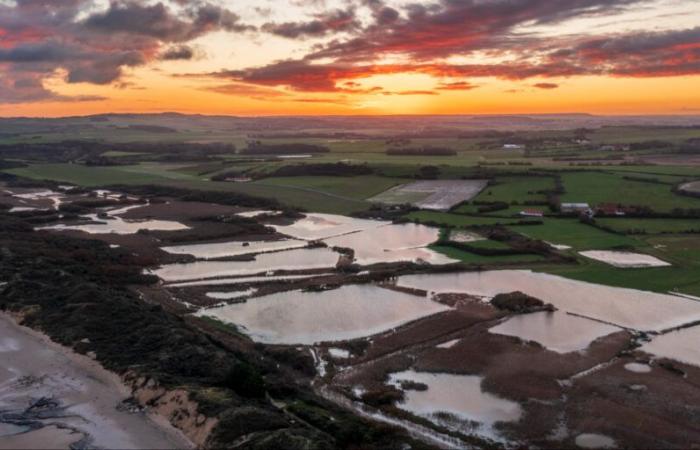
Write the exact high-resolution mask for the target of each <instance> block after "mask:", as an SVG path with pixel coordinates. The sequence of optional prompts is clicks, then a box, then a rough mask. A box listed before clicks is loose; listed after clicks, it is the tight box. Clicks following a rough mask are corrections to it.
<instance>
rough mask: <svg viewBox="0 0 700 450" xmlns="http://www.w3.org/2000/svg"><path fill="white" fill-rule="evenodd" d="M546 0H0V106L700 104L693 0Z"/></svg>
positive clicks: (460, 110) (212, 110)
mask: <svg viewBox="0 0 700 450" xmlns="http://www.w3.org/2000/svg"><path fill="white" fill-rule="evenodd" d="M548 1H549V2H550V3H547V2H545V1H544V0H516V1H514V2H510V3H508V4H505V3H503V1H502V0H490V3H489V1H486V2H485V3H486V6H484V5H482V4H480V3H483V2H473V1H469V0H465V1H464V4H463V5H462V4H458V5H457V6H455V2H444V3H442V2H440V1H435V2H427V1H426V2H423V3H424V4H425V5H426V6H429V5H433V6H434V8H433V9H432V10H426V11H423V12H422V13H420V14H418V13H415V12H412V10H410V9H408V8H407V7H406V5H407V4H408V3H409V2H404V1H400V0H393V1H391V0H387V1H386V2H377V4H376V5H375V6H373V7H371V8H370V7H367V6H363V5H364V4H363V3H360V2H351V3H350V5H351V6H349V7H347V6H346V5H347V4H348V3H347V2H342V1H340V0H337V1H334V0H328V2H327V3H328V5H327V7H326V8H325V9H320V8H318V7H316V6H313V5H306V6H304V5H303V4H302V3H303V2H291V1H290V3H288V4H286V6H280V5H283V4H284V3H286V0H280V1H277V0H276V1H275V2H271V1H268V2H266V3H265V2H263V3H260V2H251V1H243V0H241V1H238V2H235V3H234V2H228V1H220V2H214V3H212V2H208V1H204V0H201V1H199V2H191V3H192V4H193V5H194V4H196V5H195V6H189V7H179V6H177V5H176V4H174V3H168V2H165V3H163V2H156V1H148V0H143V1H141V0H130V1H127V0H123V1H122V0H119V1H115V2H114V3H113V4H111V5H108V3H107V2H106V0H78V6H77V7H75V9H74V10H67V9H65V8H64V7H61V6H60V5H59V4H58V3H56V4H54V6H52V7H42V8H44V9H41V8H38V7H36V6H32V7H22V6H21V5H13V2H9V1H7V0H0V115H2V116H65V115H84V114H94V113H104V112H144V113H145V112H163V111H178V112H183V113H201V114H231V115H296V114H476V113H554V112H589V113H597V114H700V8H697V7H694V5H693V4H694V2H693V1H669V0H653V1H651V2H649V1H646V0H645V1H642V0H640V2H634V1H632V2H631V4H630V5H625V6H615V5H613V6H615V7H610V4H614V3H618V2H614V1H613V2H610V1H606V0H584V1H583V2H581V3H588V4H587V5H586V7H585V8H583V9H572V8H573V7H572V6H570V5H571V3H572V2H564V1H558V0H548ZM309 3H313V2H309ZM353 3H357V4H353ZM619 3H620V4H622V3H623V2H619ZM637 3H638V4H637ZM643 4H644V7H642V6H643ZM261 5H269V6H267V7H266V6H261ZM377 5H379V6H377ZM513 5H515V6H513ZM548 5H549V6H548ZM273 6H277V7H278V8H274V7H273ZM506 6H508V7H506ZM695 6H697V5H695ZM46 8H50V11H48V12H47V10H46ZM62 8H64V9H62ZM66 8H67V7H66ZM213 8H215V9H213ZM266 8H267V9H266ZM551 10H556V11H554V12H551ZM212 11H214V12H215V14H213V13H212ZM205 13H206V15H205ZM46 14H49V15H51V16H52V17H53V19H52V20H44V19H43V17H44V16H45V15H46ZM144 16H149V21H144V22H143V24H141V23H140V22H139V20H138V18H139V17H144ZM56 17H61V20H63V22H61V21H59V20H58V19H56ZM204 18H206V20H207V21H208V22H207V23H206V24H204V23H203V21H204V20H205V19H204ZM453 18H454V21H452V22H451V19H453ZM537 21H539V22H541V23H538V22H537ZM154 30H155V31H154ZM591 30H593V31H591ZM3 92H4V93H3Z"/></svg>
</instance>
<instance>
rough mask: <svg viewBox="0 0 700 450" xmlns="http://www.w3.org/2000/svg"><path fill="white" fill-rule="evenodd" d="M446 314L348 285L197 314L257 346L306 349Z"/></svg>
mask: <svg viewBox="0 0 700 450" xmlns="http://www.w3.org/2000/svg"><path fill="white" fill-rule="evenodd" d="M447 309H449V308H448V307H446V306H444V305H441V304H439V303H436V302H433V301H431V300H429V299H427V298H424V297H417V296H414V295H409V294H405V293H402V292H396V291H391V290H387V289H383V288H380V287H377V286H374V285H348V286H343V287H341V288H339V289H335V290H331V291H325V292H301V291H292V292H283V293H279V294H273V295H269V296H266V297H259V298H255V299H251V300H248V301H247V302H246V303H239V304H233V305H228V306H224V307H220V308H212V309H208V310H202V311H200V312H199V313H198V315H203V316H209V317H214V318H216V319H219V320H221V321H223V322H229V323H233V324H236V325H238V326H241V327H242V328H243V329H244V331H245V332H246V333H247V334H249V335H250V336H251V337H252V338H253V339H254V340H256V341H259V342H264V343H269V344H308V345H310V344H314V343H316V342H323V341H342V340H347V339H356V338H360V337H365V336H371V335H374V334H377V333H381V332H384V331H387V330H389V329H392V328H394V327H397V326H399V325H403V324H405V323H408V322H411V321H413V320H416V319H419V318H421V317H425V316H429V315H432V314H436V313H438V312H441V311H445V310H447Z"/></svg>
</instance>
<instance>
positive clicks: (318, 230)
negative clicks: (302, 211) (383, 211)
mask: <svg viewBox="0 0 700 450" xmlns="http://www.w3.org/2000/svg"><path fill="white" fill-rule="evenodd" d="M387 224H388V222H380V221H377V220H366V219H355V218H353V217H347V216H338V215H334V214H316V213H314V214H307V215H306V217H304V218H303V219H300V220H297V221H296V222H294V223H293V224H291V225H272V227H273V228H275V230H277V231H278V232H279V233H282V234H286V235H287V236H291V237H293V238H296V239H303V240H306V241H314V240H320V239H327V238H331V237H335V236H340V235H343V234H348V233H355V232H357V231H363V230H369V229H371V228H377V227H381V226H383V225H387Z"/></svg>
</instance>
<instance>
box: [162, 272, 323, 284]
mask: <svg viewBox="0 0 700 450" xmlns="http://www.w3.org/2000/svg"><path fill="white" fill-rule="evenodd" d="M328 275H333V273H322V274H314V275H278V276H269V277H267V276H265V277H240V278H220V279H219V278H217V279H215V280H201V281H189V282H186V283H172V284H168V285H167V286H168V287H173V288H184V287H195V286H226V285H236V284H246V283H271V282H275V281H296V280H304V279H307V278H314V277H322V276H328Z"/></svg>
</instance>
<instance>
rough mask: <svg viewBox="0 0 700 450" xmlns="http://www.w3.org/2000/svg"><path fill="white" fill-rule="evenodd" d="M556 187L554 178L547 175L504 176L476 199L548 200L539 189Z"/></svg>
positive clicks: (507, 201) (498, 200)
mask: <svg viewBox="0 0 700 450" xmlns="http://www.w3.org/2000/svg"><path fill="white" fill-rule="evenodd" d="M553 188H554V179H553V178H547V177H504V178H496V180H495V182H494V183H493V184H492V185H490V186H489V187H487V188H486V189H484V191H483V192H482V193H481V194H479V196H478V197H476V198H475V199H474V200H476V201H484V202H506V203H512V202H518V203H522V202H525V201H528V200H530V201H546V200H547V198H546V196H544V195H542V194H537V191H543V190H546V189H553Z"/></svg>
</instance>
